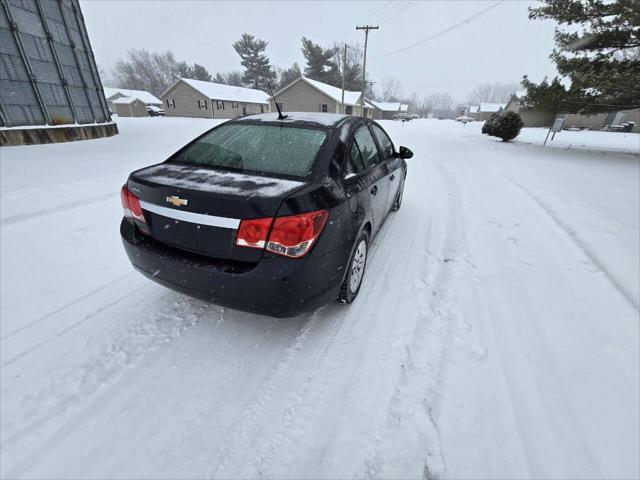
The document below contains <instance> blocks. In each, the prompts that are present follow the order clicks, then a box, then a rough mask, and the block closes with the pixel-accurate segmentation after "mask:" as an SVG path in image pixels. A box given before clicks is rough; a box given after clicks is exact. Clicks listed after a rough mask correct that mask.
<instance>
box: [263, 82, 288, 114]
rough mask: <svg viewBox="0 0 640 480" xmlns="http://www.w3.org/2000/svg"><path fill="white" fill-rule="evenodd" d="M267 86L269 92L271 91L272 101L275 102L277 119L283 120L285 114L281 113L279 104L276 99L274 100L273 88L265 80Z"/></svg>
mask: <svg viewBox="0 0 640 480" xmlns="http://www.w3.org/2000/svg"><path fill="white" fill-rule="evenodd" d="M267 87H269V92H270V93H271V98H273V103H275V104H276V108H277V109H278V120H284V119H285V118H287V116H286V115H283V114H282V110H280V105H278V100H276V96H275V95H274V93H273V88H271V83H270V82H267Z"/></svg>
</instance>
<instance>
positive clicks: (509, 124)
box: [483, 111, 524, 142]
mask: <svg viewBox="0 0 640 480" xmlns="http://www.w3.org/2000/svg"><path fill="white" fill-rule="evenodd" d="M523 126H524V124H523V123H522V118H520V115H518V114H517V113H516V112H510V111H509V112H502V113H500V114H498V116H496V117H495V118H494V119H493V121H491V123H490V124H489V132H488V133H489V135H491V136H492V137H498V138H501V139H502V141H503V142H508V141H509V140H513V139H514V138H516V137H517V136H518V134H519V133H520V130H521V129H522V127H523ZM483 130H484V126H483ZM483 133H484V132H483Z"/></svg>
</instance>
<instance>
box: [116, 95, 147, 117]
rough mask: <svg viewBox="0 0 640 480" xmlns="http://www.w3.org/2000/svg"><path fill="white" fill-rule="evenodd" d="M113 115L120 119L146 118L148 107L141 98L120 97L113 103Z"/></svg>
mask: <svg viewBox="0 0 640 480" xmlns="http://www.w3.org/2000/svg"><path fill="white" fill-rule="evenodd" d="M111 104H112V105H113V113H115V114H116V115H118V116H119V117H146V116H147V105H146V104H145V103H144V102H143V101H142V100H140V99H139V98H134V97H119V98H116V99H115V100H112V101H111Z"/></svg>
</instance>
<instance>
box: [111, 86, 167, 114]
mask: <svg viewBox="0 0 640 480" xmlns="http://www.w3.org/2000/svg"><path fill="white" fill-rule="evenodd" d="M104 96H105V97H106V99H107V104H108V105H109V108H110V109H111V110H113V112H114V113H115V111H116V110H115V108H114V106H113V101H114V100H116V99H118V98H136V99H138V100H140V101H141V102H142V103H144V104H145V105H146V106H154V107H161V106H162V100H160V99H159V98H157V97H155V96H154V95H152V94H151V93H149V92H147V91H145V90H129V89H127V88H114V87H104Z"/></svg>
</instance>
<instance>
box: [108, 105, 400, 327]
mask: <svg viewBox="0 0 640 480" xmlns="http://www.w3.org/2000/svg"><path fill="white" fill-rule="evenodd" d="M412 156H413V154H412V152H411V151H410V150H409V149H408V148H405V147H400V148H399V150H398V151H396V149H395V148H394V145H393V142H392V141H391V139H390V138H389V136H388V135H387V134H386V133H385V131H384V130H383V129H382V127H380V126H379V125H378V124H377V123H376V122H375V121H372V120H369V119H366V118H360V117H354V116H345V115H337V114H326V113H325V114H310V113H289V114H288V115H287V117H286V118H284V119H279V117H278V115H277V114H263V115H255V116H250V117H244V118H241V119H237V120H232V121H228V122H225V123H223V124H221V125H219V126H217V127H215V128H213V129H211V130H209V131H207V132H206V133H204V134H203V135H201V136H200V137H198V138H196V139H195V140H193V141H192V142H190V143H189V144H187V145H186V146H185V147H183V148H182V149H180V150H179V151H177V152H176V153H175V154H173V155H172V156H171V157H170V158H169V159H168V160H166V161H165V162H163V163H159V164H157V165H152V166H150V167H146V168H143V169H140V170H136V171H135V172H133V173H131V174H130V176H129V179H128V181H127V183H126V184H125V185H124V186H123V187H122V192H121V198H122V205H123V208H124V212H125V215H124V219H123V220H122V224H121V226H120V232H121V235H122V240H123V243H124V247H125V250H126V252H127V255H128V256H129V259H130V261H131V263H132V264H133V266H134V267H135V268H136V269H137V270H139V271H140V272H142V273H143V274H144V275H146V276H147V277H149V278H150V279H151V280H153V281H155V282H158V283H160V284H162V285H165V286H167V287H169V288H172V289H175V290H177V291H180V292H183V293H185V294H187V295H191V296H194V297H198V298H201V299H204V300H207V301H211V302H213V303H216V304H219V305H223V306H228V307H231V308H235V309H238V310H246V311H250V312H256V313H261V314H266V315H272V316H276V317H288V316H293V315H297V314H299V313H302V312H305V311H309V310H312V309H315V308H317V307H318V306H320V305H323V304H326V303H328V302H332V301H335V300H338V301H341V302H344V303H351V302H352V301H353V300H354V299H355V298H356V296H357V295H358V292H359V290H360V285H361V283H362V278H363V276H364V273H365V266H366V262H367V255H368V253H369V249H370V245H371V240H372V239H373V237H374V236H375V235H376V233H377V232H378V231H379V230H380V227H381V225H382V224H383V222H384V220H385V218H386V217H387V215H388V214H389V212H390V211H392V210H398V209H399V208H400V205H401V203H402V192H403V189H404V183H405V177H406V174H407V165H406V162H405V160H404V159H406V158H411V157H412Z"/></svg>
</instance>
